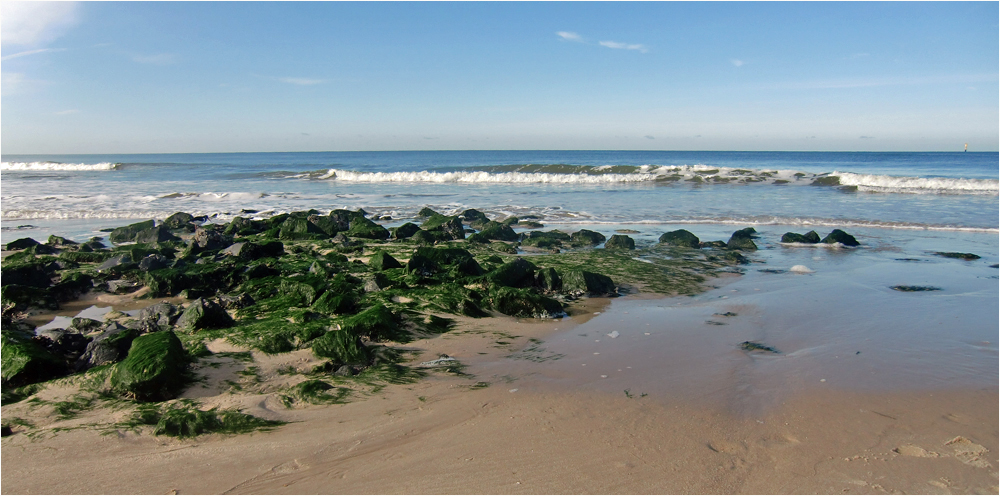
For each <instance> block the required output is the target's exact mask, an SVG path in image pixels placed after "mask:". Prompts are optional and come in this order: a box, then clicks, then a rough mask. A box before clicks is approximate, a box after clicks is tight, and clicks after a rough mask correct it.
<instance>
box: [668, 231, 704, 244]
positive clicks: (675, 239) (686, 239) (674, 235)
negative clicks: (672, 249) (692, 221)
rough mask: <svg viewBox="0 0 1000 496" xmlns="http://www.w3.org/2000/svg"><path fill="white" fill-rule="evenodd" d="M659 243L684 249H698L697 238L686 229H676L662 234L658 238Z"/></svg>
mask: <svg viewBox="0 0 1000 496" xmlns="http://www.w3.org/2000/svg"><path fill="white" fill-rule="evenodd" d="M660 243H663V244H665V245H670V246H681V247H684V248H698V247H699V240H698V236H695V235H694V234H692V233H691V231H688V230H686V229H678V230H676V231H670V232H666V233H663V235H662V236H660Z"/></svg>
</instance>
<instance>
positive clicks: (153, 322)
mask: <svg viewBox="0 0 1000 496" xmlns="http://www.w3.org/2000/svg"><path fill="white" fill-rule="evenodd" d="M180 316H181V309H180V308H178V307H177V305H173V304H171V303H167V302H161V303H157V304H155V305H150V306H148V307H146V308H143V309H142V310H140V311H139V323H140V326H141V327H140V328H142V329H143V330H158V328H159V327H169V326H171V325H173V324H174V323H175V322H177V319H178V318H180Z"/></svg>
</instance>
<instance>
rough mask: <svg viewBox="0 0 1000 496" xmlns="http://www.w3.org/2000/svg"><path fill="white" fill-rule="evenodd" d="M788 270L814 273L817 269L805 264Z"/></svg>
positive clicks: (797, 272)
mask: <svg viewBox="0 0 1000 496" xmlns="http://www.w3.org/2000/svg"><path fill="white" fill-rule="evenodd" d="M788 270H789V271H790V272H794V273H796V274H812V273H813V272H816V271H815V270H812V269H810V268H809V267H806V266H805V265H796V266H793V267H792V268H791V269H788Z"/></svg>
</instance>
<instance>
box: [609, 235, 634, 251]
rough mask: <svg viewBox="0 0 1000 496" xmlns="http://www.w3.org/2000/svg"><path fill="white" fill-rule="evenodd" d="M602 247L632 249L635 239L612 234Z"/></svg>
mask: <svg viewBox="0 0 1000 496" xmlns="http://www.w3.org/2000/svg"><path fill="white" fill-rule="evenodd" d="M604 248H606V249H619V250H634V249H635V240H634V239H632V238H630V237H629V236H625V235H622V234H613V235H611V238H610V239H608V241H607V242H606V243H604Z"/></svg>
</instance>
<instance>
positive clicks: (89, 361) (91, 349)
mask: <svg viewBox="0 0 1000 496" xmlns="http://www.w3.org/2000/svg"><path fill="white" fill-rule="evenodd" d="M138 336H139V330H138V329H129V328H127V327H124V326H122V325H120V324H117V323H111V324H108V326H107V327H105V331H104V332H103V333H101V335H99V336H97V337H95V338H94V339H93V340H92V341H91V342H90V343H89V344H87V348H86V350H84V352H83V355H80V358H79V359H78V360H77V361H76V365H75V368H76V370H78V371H82V370H87V369H90V368H93V367H99V366H101V365H106V364H109V363H115V362H118V361H120V360H122V359H123V358H125V356H126V354H128V350H129V347H131V346H132V341H133V340H134V339H135V338H136V337H138Z"/></svg>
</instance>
